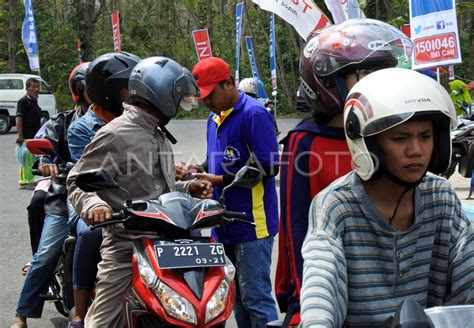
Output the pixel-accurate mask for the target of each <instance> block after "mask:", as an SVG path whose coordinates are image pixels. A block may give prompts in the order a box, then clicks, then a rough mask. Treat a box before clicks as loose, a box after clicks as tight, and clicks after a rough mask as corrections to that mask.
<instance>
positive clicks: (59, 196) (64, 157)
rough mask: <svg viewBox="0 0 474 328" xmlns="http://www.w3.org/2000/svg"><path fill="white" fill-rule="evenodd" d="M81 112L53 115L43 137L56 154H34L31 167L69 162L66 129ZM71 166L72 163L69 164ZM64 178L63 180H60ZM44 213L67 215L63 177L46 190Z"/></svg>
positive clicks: (71, 111)
mask: <svg viewBox="0 0 474 328" xmlns="http://www.w3.org/2000/svg"><path fill="white" fill-rule="evenodd" d="M80 114H82V112H81V111H80V110H79V109H78V110H69V111H66V112H61V113H58V114H56V115H54V116H53V117H52V118H51V119H50V120H49V121H48V122H46V123H45V124H46V128H45V130H44V133H43V138H44V139H48V140H49V141H50V142H51V143H52V144H53V146H54V149H55V151H56V153H57V154H58V156H56V157H54V158H52V157H50V156H45V155H41V156H36V158H35V161H34V164H33V168H38V167H39V166H40V165H42V164H50V163H54V164H58V165H60V164H66V163H68V162H71V154H70V153H69V147H68V140H67V130H68V129H69V126H70V125H71V123H72V122H73V121H74V120H76V119H77V118H79V117H80V116H82V115H80ZM71 166H72V165H71ZM62 180H64V181H62ZM44 209H45V213H50V214H55V215H60V216H63V217H66V218H67V217H68V211H67V188H66V181H65V178H64V179H59V180H53V183H52V184H51V187H50V188H49V190H48V195H47V196H46V200H45V204H44Z"/></svg>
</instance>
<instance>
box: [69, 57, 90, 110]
mask: <svg viewBox="0 0 474 328" xmlns="http://www.w3.org/2000/svg"><path fill="white" fill-rule="evenodd" d="M89 64H90V62H85V63H81V64H79V65H77V66H76V67H74V69H73V70H72V72H71V74H69V81H68V83H69V91H71V96H72V100H73V101H74V103H75V104H77V105H81V104H85V105H88V104H87V100H86V99H85V98H84V92H85V91H86V72H87V68H88V67H89Z"/></svg>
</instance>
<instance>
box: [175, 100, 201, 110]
mask: <svg viewBox="0 0 474 328" xmlns="http://www.w3.org/2000/svg"><path fill="white" fill-rule="evenodd" d="M179 107H181V108H182V109H183V110H184V111H186V112H190V111H191V110H192V109H193V108H198V107H199V98H198V97H196V96H184V97H183V98H181V100H180V102H179Z"/></svg>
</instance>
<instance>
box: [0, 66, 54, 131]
mask: <svg viewBox="0 0 474 328" xmlns="http://www.w3.org/2000/svg"><path fill="white" fill-rule="evenodd" d="M29 78H35V79H37V80H39V81H40V92H39V96H38V105H39V106H40V108H41V124H43V123H44V122H46V121H47V120H48V119H49V118H50V117H51V116H53V115H55V114H56V112H57V111H56V99H54V95H53V92H52V91H51V87H50V86H49V85H48V84H47V83H46V82H45V81H44V80H43V79H42V78H41V77H40V76H38V75H31V74H0V134H4V133H7V132H8V131H10V129H11V127H12V126H15V115H16V105H17V102H18V100H19V99H20V98H21V97H23V96H24V95H26V80H28V79H29Z"/></svg>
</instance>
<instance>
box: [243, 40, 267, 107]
mask: <svg viewBox="0 0 474 328" xmlns="http://www.w3.org/2000/svg"><path fill="white" fill-rule="evenodd" d="M245 43H246V44H247V51H248V54H249V61H250V66H251V67H252V76H253V78H254V79H255V82H257V86H258V97H259V98H265V99H267V98H268V96H267V93H266V92H265V88H263V87H262V86H261V85H260V83H258V80H260V75H259V74H258V69H257V63H256V62H255V56H254V54H253V45H252V37H251V36H246V37H245Z"/></svg>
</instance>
